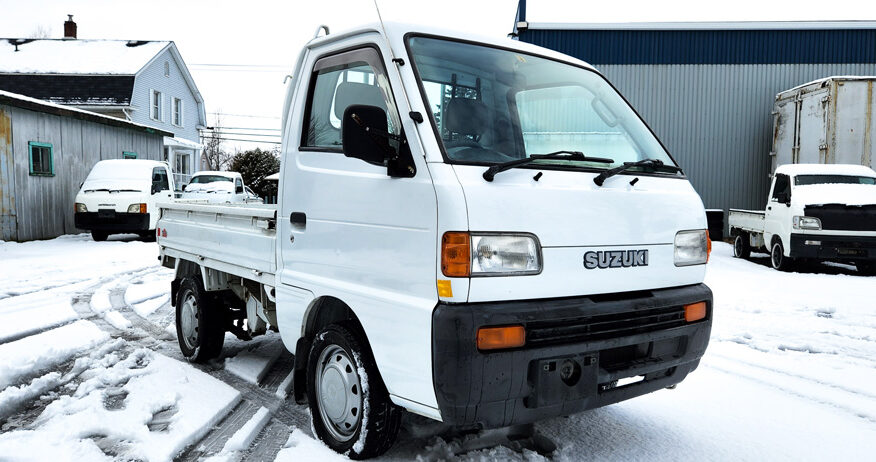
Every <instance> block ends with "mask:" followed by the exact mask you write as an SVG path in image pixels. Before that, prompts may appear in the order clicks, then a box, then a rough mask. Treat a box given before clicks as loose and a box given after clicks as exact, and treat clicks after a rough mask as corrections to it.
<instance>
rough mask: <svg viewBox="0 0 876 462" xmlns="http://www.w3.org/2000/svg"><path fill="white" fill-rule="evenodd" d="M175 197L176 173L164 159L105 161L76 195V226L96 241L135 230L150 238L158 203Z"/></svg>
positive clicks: (152, 232)
mask: <svg viewBox="0 0 876 462" xmlns="http://www.w3.org/2000/svg"><path fill="white" fill-rule="evenodd" d="M172 199H173V175H171V174H170V169H169V168H168V166H167V164H166V163H164V162H158V161H154V160H140V159H114V160H102V161H100V162H98V163H97V164H95V165H94V168H92V169H91V173H89V174H88V178H86V179H85V182H83V183H82V187H81V188H80V189H79V193H78V194H76V205H75V215H74V221H75V224H76V227H77V228H79V229H85V230H89V231H91V237H93V238H94V240H95V241H105V240H106V238H107V236H109V235H110V234H121V233H135V234H139V235H140V236H141V237H143V238H144V239H151V238H153V237H154V233H155V223H156V222H157V221H158V208H157V207H156V206H155V204H156V203H158V202H169V201H171V200H172Z"/></svg>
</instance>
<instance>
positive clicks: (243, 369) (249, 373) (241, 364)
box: [225, 339, 285, 384]
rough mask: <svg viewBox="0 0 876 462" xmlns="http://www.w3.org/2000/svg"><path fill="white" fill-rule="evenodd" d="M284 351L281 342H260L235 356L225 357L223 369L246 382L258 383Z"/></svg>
mask: <svg viewBox="0 0 876 462" xmlns="http://www.w3.org/2000/svg"><path fill="white" fill-rule="evenodd" d="M275 340H278V339H275ZM284 351H285V347H284V346H283V342H280V341H273V342H268V341H266V342H262V343H261V344H259V345H256V346H253V347H250V348H248V349H246V350H244V351H242V352H241V353H238V354H237V355H236V356H233V357H231V358H226V359H225V370H226V371H228V372H231V373H232V374H234V375H236V376H238V377H240V378H242V379H243V380H246V381H247V382H251V383H255V384H258V383H259V382H261V380H262V379H263V378H264V377H265V374H267V372H268V369H270V368H271V366H272V365H273V364H274V362H275V361H277V358H279V357H280V355H281V354H282V353H283V352H284Z"/></svg>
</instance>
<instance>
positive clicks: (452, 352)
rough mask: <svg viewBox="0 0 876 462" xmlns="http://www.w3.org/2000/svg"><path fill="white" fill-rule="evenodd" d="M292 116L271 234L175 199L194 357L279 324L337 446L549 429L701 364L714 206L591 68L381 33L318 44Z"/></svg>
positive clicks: (328, 439)
mask: <svg viewBox="0 0 876 462" xmlns="http://www.w3.org/2000/svg"><path fill="white" fill-rule="evenodd" d="M284 107H285V109H284V114H283V138H282V148H281V161H282V165H281V171H280V177H281V181H280V183H279V185H280V187H279V196H278V205H277V206H276V209H275V212H274V214H273V218H274V220H273V221H272V220H271V219H270V217H271V216H272V215H271V213H270V210H271V209H268V207H269V206H261V207H259V208H255V207H253V208H250V209H237V210H232V209H234V208H233V207H222V206H215V207H208V206H196V205H186V204H171V205H169V206H168V207H167V208H166V209H164V210H163V215H162V220H161V222H160V223H159V226H160V228H161V238H160V239H159V244H160V245H161V249H162V262H163V263H164V264H165V265H166V266H168V267H171V268H175V269H176V271H177V278H176V280H175V281H174V286H173V293H174V298H173V299H174V303H175V305H176V306H177V311H178V322H177V326H178V330H179V332H178V335H179V336H180V338H181V340H180V343H181V348H182V349H183V353H184V354H185V355H186V356H189V357H192V358H195V359H206V358H208V357H210V356H215V355H216V354H218V351H219V349H220V348H221V336H220V334H219V333H211V332H214V330H213V329H215V328H214V327H211V328H210V329H207V330H205V329H200V330H193V329H191V326H193V325H194V326H198V325H201V324H198V323H200V322H204V323H207V324H209V325H210V326H215V324H213V323H214V322H216V321H208V319H210V316H215V315H210V314H209V313H211V312H213V310H215V311H221V310H225V309H228V308H226V307H225V306H224V305H227V304H228V302H218V301H217V300H228V299H229V298H235V297H236V298H237V299H239V300H240V303H239V304H238V305H237V306H236V307H235V306H234V304H231V305H232V308H231V309H232V310H241V311H234V313H238V314H236V315H234V316H226V317H225V318H223V319H226V318H234V317H235V316H239V317H246V318H247V319H251V318H252V317H255V318H256V319H254V320H253V322H249V321H248V322H247V323H246V325H245V326H244V325H241V326H238V327H237V329H241V328H244V329H246V328H249V327H248V326H250V325H252V326H259V327H260V328H261V329H262V331H263V330H264V328H265V327H264V326H265V325H268V327H269V328H274V329H276V330H278V331H279V332H280V335H281V337H282V341H283V342H284V344H285V345H286V347H287V348H288V349H289V351H292V352H294V354H295V358H296V361H295V379H294V396H295V399H296V400H297V401H298V402H301V403H308V404H309V406H310V409H311V414H312V416H313V425H314V429H315V433H316V436H317V437H319V438H320V439H321V440H322V441H324V442H325V443H326V444H327V445H328V446H329V447H331V448H332V449H334V450H336V451H338V452H342V453H346V454H349V455H350V456H351V457H353V458H364V457H370V456H374V455H378V454H380V453H382V452H383V451H385V450H386V449H388V448H389V446H390V445H391V444H392V441H393V440H394V438H395V435H396V433H397V431H398V425H399V410H401V409H404V410H407V411H409V412H414V413H417V414H420V415H423V416H426V417H429V418H432V419H435V420H439V421H443V422H445V423H446V424H449V425H453V426H456V427H461V428H469V429H471V428H499V427H507V426H513V425H521V424H529V423H532V422H535V421H537V420H540V419H544V418H548V417H554V416H560V415H567V414H570V413H574V412H581V411H584V410H587V409H592V408H595V407H599V406H604V405H607V404H611V403H614V402H617V401H621V400H625V399H628V398H632V397H635V396H639V395H642V394H645V393H649V392H653V391H656V390H659V389H663V388H666V387H671V386H674V385H675V384H677V383H679V382H680V381H682V380H683V379H684V378H685V377H686V376H687V374H688V373H690V372H691V371H693V370H694V369H695V368H696V367H697V365H698V363H699V359H700V358H701V357H702V355H703V353H704V352H705V349H706V346H707V344H708V339H709V333H710V329H711V320H712V294H711V291H710V290H709V289H708V287H706V286H705V285H704V284H703V278H704V275H705V270H706V263H707V261H708V252H709V248H710V243H709V240H708V234H707V231H706V227H707V226H706V217H705V211H704V209H703V205H702V202H701V200H700V198H699V196H698V195H697V193H696V192H695V191H694V189H693V188H692V186H691V184H690V182H689V181H688V179H687V177H686V176H685V175H684V173H683V171H682V170H681V168H680V167H679V166H678V164H677V163H676V162H675V161H674V160H673V159H672V157H671V156H670V155H669V153H668V152H667V151H666V149H665V148H664V146H663V145H662V144H661V143H660V142H659V141H658V140H657V138H656V137H655V136H654V134H653V133H652V132H651V130H650V129H649V128H648V126H647V125H646V124H645V122H644V121H643V120H642V119H641V118H640V117H639V115H638V114H637V113H636V112H635V111H634V110H633V108H632V107H630V105H629V104H628V103H627V102H626V101H625V100H624V99H623V97H622V96H621V95H620V94H619V93H618V92H617V90H615V88H614V87H613V86H612V85H611V84H610V83H609V82H608V81H607V80H606V79H605V77H603V76H602V75H601V74H599V72H597V71H596V70H595V69H594V68H592V67H591V66H589V65H587V64H586V63H583V62H581V61H578V60H575V59H573V58H570V57H568V56H565V55H562V54H559V53H556V52H553V51H550V50H546V49H542V48H539V47H535V46H531V45H528V44H524V43H519V42H516V41H512V40H497V39H495V38H480V37H474V36H465V37H460V36H459V35H458V33H453V32H448V31H442V30H437V29H428V28H412V27H410V26H408V25H402V24H386V25H385V26H367V27H363V28H360V29H356V30H353V31H349V32H343V33H339V34H331V35H327V36H322V37H318V38H315V39H314V40H312V41H311V42H310V43H308V44H307V46H306V47H305V48H304V50H303V51H302V53H301V55H300V57H299V60H298V63H297V67H296V71H295V73H294V75H293V79H291V82H290V84H289V88H288V92H287V97H286V103H285V106H284ZM270 239H274V241H273V245H274V247H273V252H274V253H273V254H272V255H270V256H268V255H267V254H265V252H267V251H266V250H264V249H266V248H267V247H268V246H269V245H270V243H271V241H270ZM216 241H221V242H222V245H221V246H216V245H215V242H216ZM210 294H213V295H210ZM220 294H221V296H220ZM229 294H230V295H229ZM244 305H245V311H246V313H243V312H242V311H244V308H243V306H244ZM222 316H225V315H222ZM207 324H204V325H207ZM186 326H189V327H186ZM195 331H197V332H195ZM216 332H218V329H216ZM221 332H222V335H224V330H223V331H221ZM217 345H218V347H217ZM363 413H364V414H365V417H363Z"/></svg>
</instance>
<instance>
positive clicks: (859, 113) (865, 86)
mask: <svg viewBox="0 0 876 462" xmlns="http://www.w3.org/2000/svg"><path fill="white" fill-rule="evenodd" d="M874 81H876V77H857V76H835V77H826V78H823V79H820V80H816V81H813V82H809V83H806V84H803V85H800V86H798V87H795V88H792V89H790V90H787V91H783V92H781V93H779V94H778V95H776V102H775V108H774V109H773V117H774V119H773V120H774V122H773V123H774V125H773V148H772V151H771V152H770V156H771V159H772V160H771V161H772V171H775V170H776V168H777V167H778V166H780V165H785V164H853V165H864V166H867V167H870V168H873V169H876V155H874V140H873V136H874V134H876V133H874V132H876V117H874V113H873V112H874V111H876V107H874V106H876V105H874V100H876V93H874V91H873V83H874Z"/></svg>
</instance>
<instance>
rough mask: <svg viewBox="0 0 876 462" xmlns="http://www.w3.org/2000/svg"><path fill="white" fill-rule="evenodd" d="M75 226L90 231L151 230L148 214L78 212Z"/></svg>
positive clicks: (74, 218) (121, 231)
mask: <svg viewBox="0 0 876 462" xmlns="http://www.w3.org/2000/svg"><path fill="white" fill-rule="evenodd" d="M73 222H74V226H76V228H78V229H85V230H89V231H113V232H119V233H124V232H132V233H136V232H141V231H148V230H149V214H148V213H122V212H115V211H113V212H112V213H105V212H76V213H75V215H74V216H73Z"/></svg>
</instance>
